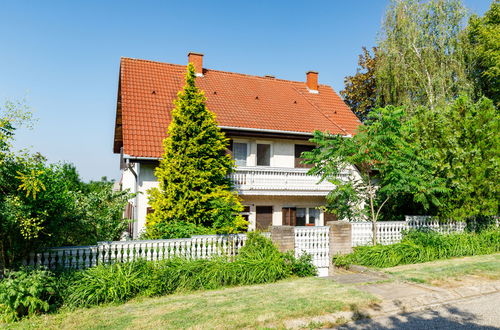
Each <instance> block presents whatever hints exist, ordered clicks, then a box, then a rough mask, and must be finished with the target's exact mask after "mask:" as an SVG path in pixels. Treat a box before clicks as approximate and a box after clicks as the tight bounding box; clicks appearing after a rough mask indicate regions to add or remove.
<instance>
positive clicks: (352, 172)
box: [304, 106, 445, 243]
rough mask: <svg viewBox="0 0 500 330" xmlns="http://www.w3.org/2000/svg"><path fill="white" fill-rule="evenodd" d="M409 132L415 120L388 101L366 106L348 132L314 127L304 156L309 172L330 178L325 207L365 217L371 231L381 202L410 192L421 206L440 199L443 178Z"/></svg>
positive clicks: (348, 215) (344, 215)
mask: <svg viewBox="0 0 500 330" xmlns="http://www.w3.org/2000/svg"><path fill="white" fill-rule="evenodd" d="M414 133H415V131H414V120H413V119H411V118H410V119H408V118H406V116H405V111H404V109H403V108H401V107H393V106H387V107H385V108H380V109H376V110H373V111H372V112H370V113H369V114H368V120H367V121H366V125H363V126H360V128H359V130H358V132H357V134H356V135H355V136H353V137H347V138H346V137H344V136H342V135H331V134H328V133H322V132H315V133H314V138H313V139H311V141H312V142H314V143H316V144H317V146H318V147H317V148H316V149H315V150H313V151H311V152H307V153H304V156H305V157H306V159H307V161H306V162H307V163H310V164H315V165H314V167H313V168H312V169H311V171H310V173H312V174H316V175H321V177H322V179H323V180H328V181H331V182H332V183H334V184H335V188H334V189H333V190H332V192H331V193H329V195H328V196H327V208H329V209H330V210H332V211H333V212H334V213H337V214H338V215H339V217H340V218H344V219H359V217H369V219H370V221H372V223H373V229H374V231H375V222H376V221H377V220H378V218H379V215H380V212H381V210H382V208H383V206H384V205H385V204H386V203H387V202H388V201H389V200H391V199H394V198H397V197H398V196H400V195H402V194H410V195H412V196H413V200H414V202H416V203H419V204H420V205H421V206H422V207H423V208H424V209H427V208H428V207H429V206H430V205H431V204H437V203H439V200H438V198H437V196H438V195H439V194H441V193H443V192H444V191H445V189H444V187H443V185H442V180H440V179H439V178H434V177H433V176H432V174H431V172H430V169H431V164H430V162H429V161H428V160H427V159H426V158H424V157H423V156H422V153H421V150H420V149H419V145H418V144H415V143H413V135H414ZM352 165H355V166H356V169H354V168H353V167H352ZM342 173H349V174H348V175H349V176H348V178H343V177H342V176H341V175H342ZM375 237H376V235H374V243H375Z"/></svg>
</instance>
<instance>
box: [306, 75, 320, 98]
mask: <svg viewBox="0 0 500 330" xmlns="http://www.w3.org/2000/svg"><path fill="white" fill-rule="evenodd" d="M306 86H307V89H309V92H310V93H318V72H317V71H307V72H306Z"/></svg>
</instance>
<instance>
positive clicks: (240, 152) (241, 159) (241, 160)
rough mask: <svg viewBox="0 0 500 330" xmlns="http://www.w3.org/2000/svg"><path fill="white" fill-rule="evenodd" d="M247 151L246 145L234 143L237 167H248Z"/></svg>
mask: <svg viewBox="0 0 500 330" xmlns="http://www.w3.org/2000/svg"><path fill="white" fill-rule="evenodd" d="M247 150H248V145H247V144H246V143H238V142H233V157H234V162H235V164H236V165H237V166H247Z"/></svg>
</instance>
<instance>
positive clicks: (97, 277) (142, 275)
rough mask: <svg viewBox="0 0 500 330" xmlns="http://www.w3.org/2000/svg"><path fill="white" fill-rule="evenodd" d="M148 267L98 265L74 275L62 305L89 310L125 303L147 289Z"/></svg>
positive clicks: (139, 264)
mask: <svg viewBox="0 0 500 330" xmlns="http://www.w3.org/2000/svg"><path fill="white" fill-rule="evenodd" d="M150 268H151V266H150V264H149V263H148V262H146V261H143V260H138V261H133V262H127V263H115V264H112V265H98V266H96V267H92V268H89V269H86V270H83V271H80V272H78V273H77V274H76V275H75V279H74V282H73V283H72V284H71V285H70V286H69V287H68V295H67V298H66V299H65V303H66V304H68V305H69V306H89V305H98V304H102V303H111V302H125V301H127V300H128V299H130V298H132V297H135V296H136V295H137V294H138V293H139V292H141V290H142V289H144V288H146V287H147V283H145V282H146V281H147V278H148V276H149V272H150Z"/></svg>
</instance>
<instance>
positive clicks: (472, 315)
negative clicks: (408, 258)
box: [287, 269, 500, 329]
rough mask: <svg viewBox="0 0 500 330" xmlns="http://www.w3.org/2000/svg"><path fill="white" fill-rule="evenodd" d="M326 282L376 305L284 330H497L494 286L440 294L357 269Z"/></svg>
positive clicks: (499, 319) (499, 317)
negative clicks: (326, 328) (314, 326)
mask: <svg viewBox="0 0 500 330" xmlns="http://www.w3.org/2000/svg"><path fill="white" fill-rule="evenodd" d="M329 279H330V280H332V281H336V282H339V283H341V284H346V285H352V286H354V287H356V288H357V289H359V290H362V291H366V292H369V293H371V294H373V295H374V296H376V297H378V298H380V300H381V302H380V303H379V304H375V305H373V306H370V307H369V308H367V309H364V310H352V311H349V312H339V313H334V314H330V315H323V316H319V317H315V318H311V319H307V320H293V321H291V322H289V324H288V325H287V326H288V327H290V328H300V327H304V326H305V327H307V324H308V323H309V322H319V323H323V324H335V323H337V322H338V320H339V319H343V320H358V321H355V322H350V323H347V324H346V325H344V326H342V327H341V329H478V328H482V327H483V328H484V329H500V281H486V282H480V283H478V284H477V285H475V286H466V287H456V288H448V289H445V288H440V287H435V286H430V285H424V284H416V283H407V282H400V281H394V280H391V279H390V278H389V277H387V275H386V274H384V273H379V272H373V271H369V270H366V271H363V269H358V271H357V272H349V271H345V270H340V271H338V272H336V273H334V275H332V276H329ZM337 324H338V323H337ZM496 327H498V328H496Z"/></svg>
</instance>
